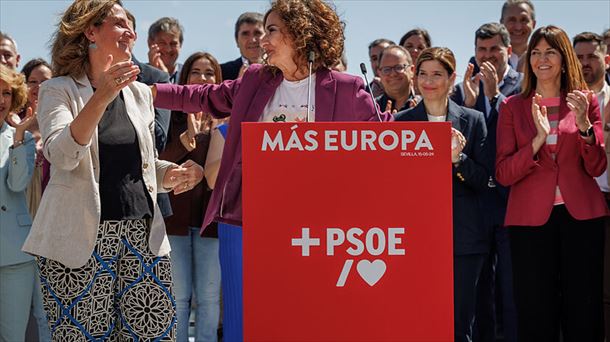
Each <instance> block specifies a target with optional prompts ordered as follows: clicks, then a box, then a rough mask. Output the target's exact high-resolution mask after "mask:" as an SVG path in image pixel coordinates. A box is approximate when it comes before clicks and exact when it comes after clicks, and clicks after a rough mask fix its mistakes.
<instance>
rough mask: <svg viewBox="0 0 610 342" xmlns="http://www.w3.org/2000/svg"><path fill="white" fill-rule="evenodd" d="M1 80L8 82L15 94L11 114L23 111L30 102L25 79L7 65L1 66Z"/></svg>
mask: <svg viewBox="0 0 610 342" xmlns="http://www.w3.org/2000/svg"><path fill="white" fill-rule="evenodd" d="M0 80H2V81H4V82H6V83H7V84H8V85H9V87H11V90H12V92H13V95H12V101H11V108H10V109H9V112H13V113H14V112H17V111H19V110H21V108H23V106H24V105H25V103H26V102H27V100H28V89H27V87H26V85H25V77H24V76H23V75H22V74H20V73H18V72H16V71H15V70H13V69H10V68H9V67H7V66H6V65H4V64H0Z"/></svg>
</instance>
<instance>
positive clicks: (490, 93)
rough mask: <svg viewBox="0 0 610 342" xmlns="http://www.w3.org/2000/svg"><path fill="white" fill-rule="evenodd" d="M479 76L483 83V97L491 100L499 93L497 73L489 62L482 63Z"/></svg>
mask: <svg viewBox="0 0 610 342" xmlns="http://www.w3.org/2000/svg"><path fill="white" fill-rule="evenodd" d="M479 75H480V76H479V77H480V79H481V81H482V82H483V92H484V93H485V96H486V97H487V98H488V99H490V100H491V99H492V98H493V97H494V96H496V95H497V94H498V93H499V92H500V89H498V73H497V71H496V68H495V67H494V65H493V64H491V62H483V64H482V65H481V72H480V73H479Z"/></svg>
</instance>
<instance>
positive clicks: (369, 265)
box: [291, 227, 405, 287]
mask: <svg viewBox="0 0 610 342" xmlns="http://www.w3.org/2000/svg"><path fill="white" fill-rule="evenodd" d="M324 231H325V232H324V233H325V234H323V236H322V237H316V236H312V235H311V231H310V228H309V227H301V234H300V236H299V237H296V238H293V239H292V241H291V246H293V247H300V248H301V256H303V257H308V256H310V249H311V248H315V247H318V248H325V250H326V256H329V257H334V256H335V255H336V252H337V250H339V253H343V252H344V253H346V254H347V255H348V259H347V260H345V262H344V264H343V268H342V269H341V272H340V274H339V277H338V279H337V283H336V286H337V287H343V286H345V283H346V281H347V278H348V276H349V274H350V272H351V270H352V267H353V264H354V259H353V258H352V257H360V256H362V255H363V254H364V253H367V254H368V255H369V256H371V257H372V258H371V259H372V261H371V260H368V259H361V260H360V261H358V263H357V264H356V272H357V273H358V275H360V277H361V278H362V280H364V281H365V282H366V283H367V284H369V286H374V285H375V284H377V282H379V280H381V278H382V277H383V276H384V274H385V273H386V271H387V265H386V263H385V261H384V260H383V259H381V256H383V255H386V256H395V255H405V249H404V248H402V247H401V245H402V244H403V241H402V240H403V236H404V234H405V228H404V227H392V228H387V229H385V230H384V229H381V228H379V227H371V228H369V229H368V230H367V231H366V232H365V231H364V230H362V229H361V228H359V227H351V228H349V229H346V230H344V229H342V228H337V227H328V228H324ZM321 242H324V246H322V245H321ZM346 247H347V248H346ZM337 254H338V253H337Z"/></svg>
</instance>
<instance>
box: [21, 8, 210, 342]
mask: <svg viewBox="0 0 610 342" xmlns="http://www.w3.org/2000/svg"><path fill="white" fill-rule="evenodd" d="M134 40H135V33H134V32H133V31H132V29H131V28H130V26H129V25H128V19H127V16H126V14H125V10H124V9H123V7H122V4H121V2H120V0H76V1H74V3H73V4H72V5H71V6H70V7H69V8H68V9H67V10H66V11H65V13H64V14H63V17H62V18H61V22H60V23H59V25H58V29H57V32H56V33H55V36H54V40H53V44H52V64H53V73H54V75H56V76H58V77H56V78H53V79H51V80H49V81H47V82H45V83H44V84H43V85H42V87H41V89H40V94H39V108H38V118H39V123H40V130H41V133H42V139H43V142H44V147H43V151H44V154H45V157H46V158H47V159H48V160H49V162H50V163H51V178H50V181H49V184H48V186H47V188H46V190H45V193H44V195H43V197H42V201H41V204H40V207H39V209H38V213H37V215H36V218H35V219H34V222H33V225H32V231H31V233H30V235H29V236H28V238H27V240H26V243H25V245H24V247H23V250H24V251H25V252H28V253H31V254H34V255H37V256H38V258H37V261H38V267H39V270H40V277H41V283H42V287H43V294H44V301H45V309H46V311H47V314H48V315H49V325H50V327H51V331H52V336H53V340H54V341H65V340H79V341H80V340H93V339H105V338H107V337H112V338H116V337H118V336H122V337H123V338H129V339H132V338H133V339H136V340H137V339H140V338H146V339H155V340H161V341H171V340H174V339H175V323H176V319H175V301H174V298H173V294H172V289H171V283H172V279H171V269H170V262H169V257H168V253H169V250H170V248H169V243H168V240H167V236H166V234H165V226H164V223H163V217H162V216H161V214H160V213H159V209H158V206H157V204H156V196H155V195H156V193H157V191H160V192H161V191H162V192H166V191H171V190H172V189H173V190H174V191H175V192H183V191H186V190H190V189H191V188H192V187H194V186H195V185H196V184H197V183H198V182H199V181H200V180H201V178H202V170H201V167H199V166H198V165H196V164H195V165H193V163H189V164H187V163H185V166H178V165H176V164H173V163H170V162H165V161H161V160H158V159H157V157H156V151H155V147H154V146H155V145H154V143H153V136H154V134H153V129H154V110H153V107H152V97H151V92H150V89H149V88H148V87H147V86H145V85H144V84H141V83H138V82H135V80H136V76H137V74H138V73H139V69H138V67H137V66H136V65H134V64H133V62H131V53H130V46H131V45H132V44H133V42H134ZM187 165H189V166H187Z"/></svg>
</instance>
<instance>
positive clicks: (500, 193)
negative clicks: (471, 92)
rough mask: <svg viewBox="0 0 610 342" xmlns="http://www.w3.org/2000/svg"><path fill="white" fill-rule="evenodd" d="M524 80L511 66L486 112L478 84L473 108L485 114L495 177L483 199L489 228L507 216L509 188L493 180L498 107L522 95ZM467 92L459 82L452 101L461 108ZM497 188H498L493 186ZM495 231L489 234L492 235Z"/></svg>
mask: <svg viewBox="0 0 610 342" xmlns="http://www.w3.org/2000/svg"><path fill="white" fill-rule="evenodd" d="M522 80H523V74H522V73H520V72H517V71H515V69H513V68H512V67H510V66H509V69H508V72H507V73H506V76H505V77H504V80H503V81H504V82H503V84H502V86H501V87H500V94H499V97H498V103H497V106H496V107H492V108H490V110H489V111H487V108H486V105H485V101H486V100H485V92H484V91H483V82H480V84H479V87H480V88H479V89H480V91H479V96H478V97H477V102H476V103H475V105H474V108H473V109H475V110H478V111H480V112H482V113H483V114H484V116H485V123H486V125H487V146H488V148H487V151H488V152H489V153H490V155H489V157H488V158H486V160H487V161H489V163H490V164H489V165H487V168H488V169H489V170H490V176H491V177H492V179H491V182H489V185H491V187H488V188H487V190H486V191H485V194H484V196H483V198H482V206H483V210H484V212H485V213H486V214H485V218H484V220H485V221H486V225H487V226H488V227H489V228H494V227H496V226H502V225H503V224H504V216H505V215H506V205H507V203H508V188H507V187H504V186H502V185H501V184H498V182H496V181H495V179H494V174H495V161H496V130H497V126H498V109H497V108H498V107H499V105H500V104H501V103H502V102H503V101H504V100H505V99H506V98H507V97H509V96H512V95H515V94H519V93H520V92H521V81H522ZM463 93H464V84H463V83H459V84H458V85H457V86H456V90H455V91H454V92H453V94H452V95H451V99H452V100H454V101H455V102H456V103H457V104H459V105H460V106H463V105H464V99H463V97H462V94H463ZM494 185H495V187H494ZM491 233H493V232H490V234H491Z"/></svg>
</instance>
